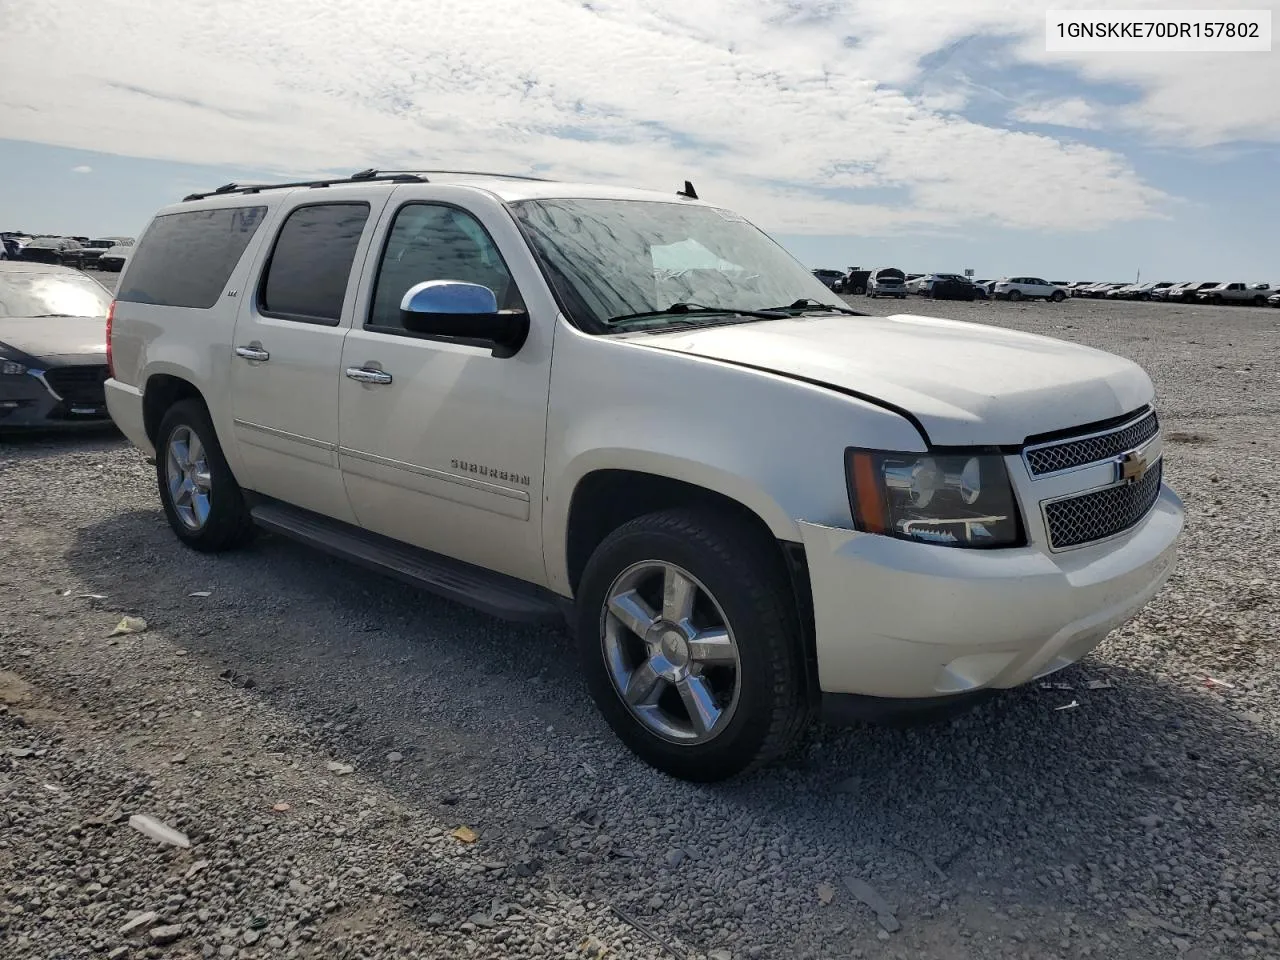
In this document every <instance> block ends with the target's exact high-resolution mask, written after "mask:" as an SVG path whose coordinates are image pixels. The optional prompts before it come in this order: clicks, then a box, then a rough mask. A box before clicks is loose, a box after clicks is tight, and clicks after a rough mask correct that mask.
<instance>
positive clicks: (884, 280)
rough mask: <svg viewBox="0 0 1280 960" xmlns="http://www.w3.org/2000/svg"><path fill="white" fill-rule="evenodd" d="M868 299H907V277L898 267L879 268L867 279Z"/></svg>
mask: <svg viewBox="0 0 1280 960" xmlns="http://www.w3.org/2000/svg"><path fill="white" fill-rule="evenodd" d="M867 296H868V297H872V298H875V297H897V298H898V299H899V300H905V299H907V275H906V274H905V273H903V272H902V271H901V270H899V269H898V268H897V267H878V268H876V269H875V270H872V271H871V276H870V277H869V278H868V279H867Z"/></svg>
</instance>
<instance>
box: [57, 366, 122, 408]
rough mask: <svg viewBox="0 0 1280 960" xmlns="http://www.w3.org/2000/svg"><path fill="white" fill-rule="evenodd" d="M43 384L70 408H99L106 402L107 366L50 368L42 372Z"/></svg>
mask: <svg viewBox="0 0 1280 960" xmlns="http://www.w3.org/2000/svg"><path fill="white" fill-rule="evenodd" d="M44 380H45V383H47V384H49V388H50V389H51V390H53V392H54V393H56V394H57V395H58V396H60V397H61V398H62V399H63V400H64V401H66V402H67V403H68V404H70V405H72V406H77V407H101V406H104V405H105V404H106V402H107V396H106V388H105V387H104V386H103V384H104V383H106V380H107V365H106V364H105V363H99V364H93V365H91V366H75V367H51V368H50V369H48V370H46V371H45V372H44Z"/></svg>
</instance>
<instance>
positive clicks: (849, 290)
mask: <svg viewBox="0 0 1280 960" xmlns="http://www.w3.org/2000/svg"><path fill="white" fill-rule="evenodd" d="M813 275H814V276H815V277H817V278H818V279H819V280H821V281H822V282H823V283H825V284H826V285H827V286H828V287H830V288H831V289H832V290H834V291H835V292H836V293H846V294H854V295H856V296H862V295H864V294H865V295H866V296H869V297H884V296H890V297H898V298H899V299H904V300H905V299H906V297H907V296H908V295H909V294H917V295H919V296H924V297H933V298H934V299H937V300H1014V301H1017V300H1051V301H1053V302H1054V303H1061V302H1062V301H1063V300H1065V299H1067V297H1089V298H1092V299H1095V300H1164V301H1169V302H1172V303H1208V304H1215V305H1221V304H1244V305H1251V306H1258V307H1261V306H1267V305H1270V306H1272V307H1280V284H1276V285H1272V284H1269V283H1244V282H1242V281H1234V282H1225V283H1222V282H1219V281H1216V280H1209V281H1188V282H1185V283H1173V282H1172V281H1154V280H1153V281H1149V282H1147V283H1114V282H1095V281H1091V280H1076V281H1070V282H1068V281H1065V280H1043V279H1041V278H1040V277H1003V278H1001V279H999V280H974V279H972V278H970V277H965V276H961V275H960V274H958V273H903V272H902V271H901V270H899V269H897V268H896V267H880V268H877V269H875V270H862V269H860V268H858V267H853V268H850V269H849V270H848V271H847V272H845V273H841V272H840V271H839V270H814V271H813Z"/></svg>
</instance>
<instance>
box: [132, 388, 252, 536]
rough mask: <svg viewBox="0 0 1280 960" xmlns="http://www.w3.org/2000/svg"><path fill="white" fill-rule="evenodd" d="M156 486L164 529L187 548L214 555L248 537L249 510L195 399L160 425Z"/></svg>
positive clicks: (210, 423) (177, 407)
mask: <svg viewBox="0 0 1280 960" xmlns="http://www.w3.org/2000/svg"><path fill="white" fill-rule="evenodd" d="M156 483H157V485H158V486H159V489H160V502H161V504H162V505H163V506H164V513H165V517H167V518H168V520H169V526H170V527H172V528H173V532H174V533H175V534H176V535H177V537H178V539H179V540H181V541H182V542H183V543H185V544H186V545H187V546H189V547H192V548H193V549H196V550H200V551H204V552H207V553H215V552H218V551H222V550H230V549H233V548H235V547H238V546H240V545H242V544H244V543H246V542H248V541H249V540H250V539H251V538H252V536H253V531H254V527H253V520H252V519H251V518H250V516H249V508H248V506H247V505H246V504H245V502H244V495H243V493H242V492H241V490H240V485H239V484H238V483H236V478H235V476H234V475H233V474H232V473H231V468H230V467H229V466H228V465H227V460H226V457H224V456H223V455H222V447H221V446H220V445H219V443H218V435H217V433H216V431H215V430H214V429H213V421H212V420H210V419H209V411H208V410H207V409H206V408H205V405H204V404H203V403H201V402H200V401H199V400H183V401H181V402H179V403H175V404H174V405H173V406H172V407H170V408H169V410H168V411H167V412H166V413H165V415H164V418H163V419H162V420H161V421H160V429H159V431H158V432H157V442H156Z"/></svg>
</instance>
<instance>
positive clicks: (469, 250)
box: [367, 203, 524, 329]
mask: <svg viewBox="0 0 1280 960" xmlns="http://www.w3.org/2000/svg"><path fill="white" fill-rule="evenodd" d="M425 280H462V281H465V282H467V283H479V284H482V285H483V286H486V287H488V288H489V289H490V290H492V291H493V294H494V296H495V297H497V299H498V309H499V310H522V309H524V302H523V301H522V300H521V299H520V292H519V291H518V290H517V289H516V284H515V281H514V280H513V279H512V278H511V273H510V272H509V271H508V270H507V265H506V263H505V262H504V261H503V259H502V255H501V254H500V253H498V248H497V246H495V245H494V242H493V240H492V239H491V238H490V237H489V234H488V232H487V231H486V230H485V229H484V227H482V226H480V224H479V222H478V221H477V220H476V219H475V217H473V216H471V214H469V213H466V212H464V211H462V210H459V209H457V208H456V207H447V206H443V205H441V204H436V203H410V204H406V205H405V206H403V207H401V208H400V210H399V211H398V212H397V213H396V219H395V222H394V223H393V224H392V225H391V232H390V233H389V234H388V235H387V243H386V246H385V248H384V249H383V251H382V260H381V261H380V262H379V264H378V279H377V284H376V286H375V287H374V292H373V306H372V309H371V310H370V312H369V322H368V324H367V325H368V326H370V327H375V328H376V327H381V328H391V329H402V326H401V323H400V301H401V300H403V299H404V295H405V292H406V291H407V290H408V289H409V288H410V287H412V286H415V285H416V284H419V283H422V282H423V281H425Z"/></svg>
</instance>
